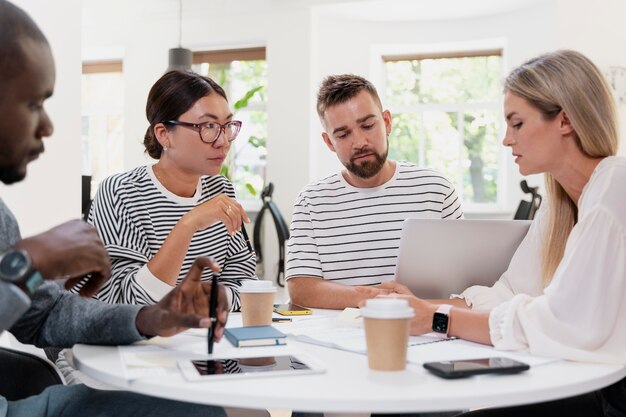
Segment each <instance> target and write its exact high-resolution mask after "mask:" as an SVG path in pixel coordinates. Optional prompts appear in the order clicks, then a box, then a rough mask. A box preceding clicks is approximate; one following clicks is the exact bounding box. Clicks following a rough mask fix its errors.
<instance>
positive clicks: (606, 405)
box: [463, 378, 626, 417]
mask: <svg viewBox="0 0 626 417" xmlns="http://www.w3.org/2000/svg"><path fill="white" fill-rule="evenodd" d="M463 416H464V417H500V416H502V417H504V416H506V417H527V416H532V417H544V416H545V417H552V416H567V417H579V416H580V417H626V378H624V379H622V380H621V381H619V382H617V383H615V384H613V385H611V386H608V387H606V388H603V389H601V390H600V391H594V392H590V393H588V394H584V395H579V396H577V397H571V398H564V399H562V400H557V401H549V402H545V403H539V404H530V405H520V406H517V407H507V408H497V409H485V410H478V411H473V412H471V413H466V414H463Z"/></svg>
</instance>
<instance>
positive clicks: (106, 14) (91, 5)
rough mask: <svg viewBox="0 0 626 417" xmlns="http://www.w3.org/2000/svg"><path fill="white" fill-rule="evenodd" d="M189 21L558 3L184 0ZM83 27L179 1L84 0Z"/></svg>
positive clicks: (383, 18)
mask: <svg viewBox="0 0 626 417" xmlns="http://www.w3.org/2000/svg"><path fill="white" fill-rule="evenodd" d="M182 1H183V17H184V16H189V15H198V14H201V13H206V14H215V12H216V11H219V14H223V15H226V14H228V15H232V14H249V13H263V12H267V11H281V10H297V9H307V8H311V9H313V10H316V11H318V12H319V13H321V14H323V15H327V16H332V17H337V18H345V19H352V20H363V21H376V22H389V21H401V22H407V21H433V20H450V19H465V18H475V17H481V16H490V15H496V14H500V13H509V12H514V11H516V10H521V9H524V8H529V7H534V6H536V5H538V4H541V3H549V2H553V1H556V0H182ZM82 4H83V24H86V25H89V24H92V23H94V24H98V23H100V24H101V23H102V20H103V19H105V20H107V18H108V19H110V20H113V21H115V20H118V21H119V20H123V19H124V18H127V17H130V16H138V15H139V16H144V17H151V16H166V15H172V14H176V15H177V14H178V6H179V0H134V1H132V2H128V1H126V0H107V1H102V0H83V2H82Z"/></svg>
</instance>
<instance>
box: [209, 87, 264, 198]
mask: <svg viewBox="0 0 626 417" xmlns="http://www.w3.org/2000/svg"><path fill="white" fill-rule="evenodd" d="M263 88H265V86H263V85H259V86H256V87H254V88H252V89H250V90H248V91H246V93H245V94H244V96H243V97H242V98H240V99H239V100H237V101H236V102H235V104H234V105H233V109H234V110H235V113H236V112H237V111H238V110H241V109H244V108H246V107H248V104H249V103H250V100H251V99H252V98H253V97H254V96H255V95H256V94H257V93H259V92H261V91H262V90H263ZM247 145H250V146H253V147H255V148H263V149H264V148H265V145H266V139H265V138H263V137H258V136H250V137H248V138H247V140H246V144H245V145H244V147H245V146H247ZM242 150H243V147H241V148H240V149H239V150H238V151H237V152H231V153H230V154H229V155H228V159H227V160H226V162H225V163H224V165H222V168H221V170H220V174H222V175H223V176H225V177H226V178H228V179H229V180H231V181H232V180H233V172H232V167H233V166H234V165H235V163H236V161H237V157H238V156H239V155H240V153H241V151H242ZM241 168H243V169H244V170H245V171H249V167H247V166H246V165H243V166H241ZM244 186H245V187H246V189H247V190H248V192H249V193H250V194H252V195H253V196H257V194H258V191H257V190H256V189H255V188H254V185H253V184H252V183H250V182H248V181H246V182H245V184H244Z"/></svg>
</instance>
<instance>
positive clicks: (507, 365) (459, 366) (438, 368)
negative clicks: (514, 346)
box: [424, 357, 530, 378]
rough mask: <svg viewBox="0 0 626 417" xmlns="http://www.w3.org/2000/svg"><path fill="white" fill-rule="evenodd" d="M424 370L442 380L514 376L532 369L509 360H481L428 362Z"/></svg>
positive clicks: (521, 363)
mask: <svg viewBox="0 0 626 417" xmlns="http://www.w3.org/2000/svg"><path fill="white" fill-rule="evenodd" d="M424 368H426V369H428V370H429V371H430V372H432V373H434V374H435V375H437V376H440V377H442V378H463V377H466V376H471V375H479V374H514V373H517V372H522V371H526V370H528V369H530V366H528V364H525V363H523V362H518V361H516V360H513V359H509V358H501V357H498V358H481V359H466V360H458V361H442V362H427V363H425V364H424Z"/></svg>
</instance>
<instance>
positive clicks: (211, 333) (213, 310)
mask: <svg viewBox="0 0 626 417" xmlns="http://www.w3.org/2000/svg"><path fill="white" fill-rule="evenodd" d="M216 315H217V274H215V273H213V280H212V281H211V299H210V300H209V316H211V327H209V330H208V343H209V354H211V353H213V342H214V341H215V327H216V326H217V317H216Z"/></svg>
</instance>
